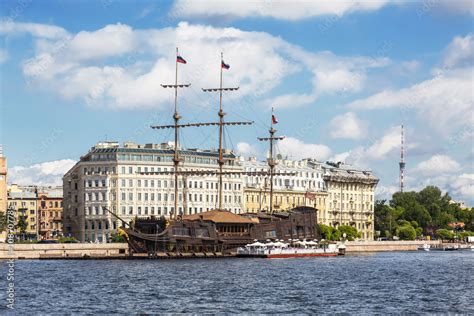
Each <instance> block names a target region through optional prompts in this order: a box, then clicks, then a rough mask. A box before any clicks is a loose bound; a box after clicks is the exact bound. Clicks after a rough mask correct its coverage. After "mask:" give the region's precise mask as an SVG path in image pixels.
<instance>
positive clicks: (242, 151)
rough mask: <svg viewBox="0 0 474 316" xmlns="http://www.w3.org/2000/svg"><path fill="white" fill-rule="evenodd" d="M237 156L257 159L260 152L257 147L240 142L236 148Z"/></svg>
mask: <svg viewBox="0 0 474 316" xmlns="http://www.w3.org/2000/svg"><path fill="white" fill-rule="evenodd" d="M236 152H237V154H239V155H241V156H245V157H257V156H258V155H259V154H260V152H259V150H258V149H257V148H255V146H253V145H251V144H249V143H246V142H240V143H238V144H237V148H236Z"/></svg>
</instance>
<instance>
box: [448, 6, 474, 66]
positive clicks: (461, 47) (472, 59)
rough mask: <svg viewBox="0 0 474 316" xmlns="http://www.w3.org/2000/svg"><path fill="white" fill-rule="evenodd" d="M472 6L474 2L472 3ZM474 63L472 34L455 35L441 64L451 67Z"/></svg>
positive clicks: (473, 37)
mask: <svg viewBox="0 0 474 316" xmlns="http://www.w3.org/2000/svg"><path fill="white" fill-rule="evenodd" d="M472 6H473V7H474V4H473V5H472ZM473 63H474V35H473V34H472V33H470V34H468V35H466V36H465V37H461V36H456V37H455V38H454V39H453V40H452V41H451V43H450V44H449V45H448V47H447V48H446V51H445V55H444V59H443V66H444V67H447V68H453V67H457V66H463V65H473Z"/></svg>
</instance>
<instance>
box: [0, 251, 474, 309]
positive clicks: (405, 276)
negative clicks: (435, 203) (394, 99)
mask: <svg viewBox="0 0 474 316" xmlns="http://www.w3.org/2000/svg"><path fill="white" fill-rule="evenodd" d="M0 264H1V277H2V278H1V280H2V288H3V289H5V285H4V284H5V282H4V281H5V278H6V274H7V264H6V262H0ZM3 289H2V291H1V293H0V299H1V300H2V307H1V308H5V305H6V303H5V302H6V290H3ZM14 308H15V310H14V312H15V313H22V314H33V312H34V313H58V314H64V313H89V314H90V313H94V314H96V313H165V312H178V313H192V312H196V313H205V312H206V313H229V312H233V313H258V312H261V313H337V312H349V313H357V314H366V313H371V314H374V313H377V314H381V313H402V312H403V313H447V312H452V313H468V314H469V313H470V314H472V313H474V253H472V252H467V253H465V252H431V253H428V252H396V253H374V254H363V255H347V256H345V257H334V258H305V259H273V260H269V259H191V260H83V261H74V260H71V261H59V260H51V261H45V260H19V261H16V262H15V305H14ZM3 311H5V309H3ZM0 312H1V311H0Z"/></svg>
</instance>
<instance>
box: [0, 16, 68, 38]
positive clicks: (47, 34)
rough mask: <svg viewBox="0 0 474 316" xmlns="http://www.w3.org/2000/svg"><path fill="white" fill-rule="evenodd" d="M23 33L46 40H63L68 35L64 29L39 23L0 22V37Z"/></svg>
mask: <svg viewBox="0 0 474 316" xmlns="http://www.w3.org/2000/svg"><path fill="white" fill-rule="evenodd" d="M24 33H28V34H31V35H33V36H35V37H39V38H46V39H58V38H64V37H66V36H67V35H68V32H67V31H66V30H65V29H63V28H62V27H58V26H55V25H47V24H39V23H16V22H12V21H8V20H3V21H1V22H0V34H1V35H20V34H24Z"/></svg>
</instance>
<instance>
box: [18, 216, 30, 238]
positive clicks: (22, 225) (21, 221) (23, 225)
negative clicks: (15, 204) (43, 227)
mask: <svg viewBox="0 0 474 316" xmlns="http://www.w3.org/2000/svg"><path fill="white" fill-rule="evenodd" d="M15 227H16V229H18V230H19V231H20V234H21V235H24V234H25V233H26V229H27V228H28V223H27V222H26V218H25V216H18V221H17V223H16V225H15Z"/></svg>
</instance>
